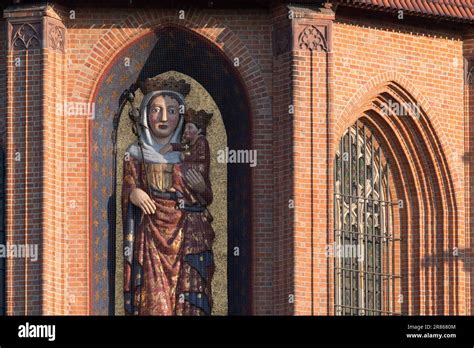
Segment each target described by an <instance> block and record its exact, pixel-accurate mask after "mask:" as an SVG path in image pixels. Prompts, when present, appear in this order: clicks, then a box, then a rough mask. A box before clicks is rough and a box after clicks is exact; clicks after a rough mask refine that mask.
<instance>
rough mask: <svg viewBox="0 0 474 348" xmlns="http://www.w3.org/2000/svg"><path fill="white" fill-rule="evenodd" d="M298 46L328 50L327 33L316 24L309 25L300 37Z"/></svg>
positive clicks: (315, 49) (312, 49) (314, 49)
mask: <svg viewBox="0 0 474 348" xmlns="http://www.w3.org/2000/svg"><path fill="white" fill-rule="evenodd" d="M298 47H299V48H300V49H307V50H310V51H318V50H319V51H324V52H327V51H328V44H327V40H326V37H325V35H324V34H323V33H322V32H321V30H320V29H318V28H317V27H315V26H314V25H307V26H306V27H304V29H303V30H302V31H301V33H300V35H299V37H298Z"/></svg>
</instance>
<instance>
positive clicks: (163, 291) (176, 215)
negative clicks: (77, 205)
mask: <svg viewBox="0 0 474 348" xmlns="http://www.w3.org/2000/svg"><path fill="white" fill-rule="evenodd" d="M190 150H191V151H190V152H189V154H186V152H185V153H183V160H184V162H183V163H179V164H175V165H173V176H172V182H173V185H172V186H173V187H172V188H171V189H169V190H166V192H164V193H165V194H167V195H171V196H172V195H176V191H179V192H181V193H182V195H181V196H182V197H179V198H176V197H166V198H163V197H160V196H159V194H155V193H151V198H152V199H153V201H154V202H155V205H156V206H157V210H156V212H155V213H154V214H152V215H145V214H141V213H140V211H139V209H138V208H137V207H135V206H134V205H133V204H132V203H131V202H130V193H131V192H132V190H133V189H134V188H141V189H142V190H144V191H145V192H147V187H146V185H145V182H146V180H145V171H144V166H143V164H141V161H139V160H137V159H135V158H130V160H128V161H127V160H125V161H124V166H123V168H124V176H123V189H122V213H123V217H122V218H123V221H124V252H125V262H124V298H125V309H126V312H127V314H132V315H133V314H135V315H137V314H138V315H206V314H210V312H211V310H212V292H211V281H212V276H213V273H214V260H213V254H212V244H213V241H214V230H213V229H212V226H211V223H210V217H209V214H208V212H207V209H205V208H206V206H207V205H209V204H210V203H211V202H212V189H211V184H210V180H209V167H210V165H209V164H210V152H209V145H208V143H207V140H206V139H205V137H200V138H199V139H197V141H196V142H195V144H193V145H192V147H191V149H190ZM194 160H195V161H194ZM152 166H156V165H152ZM158 166H159V165H158ZM191 167H194V168H197V169H198V170H199V171H200V172H201V174H202V175H203V177H204V181H205V183H206V190H205V191H204V192H203V193H197V192H194V191H193V190H192V188H191V187H190V186H189V185H188V183H187V180H186V178H185V173H186V171H187V170H189V168H191ZM153 192H156V191H153ZM173 192H174V193H173ZM127 248H128V249H129V250H128V251H129V254H128V256H127ZM130 249H133V251H131V250H130Z"/></svg>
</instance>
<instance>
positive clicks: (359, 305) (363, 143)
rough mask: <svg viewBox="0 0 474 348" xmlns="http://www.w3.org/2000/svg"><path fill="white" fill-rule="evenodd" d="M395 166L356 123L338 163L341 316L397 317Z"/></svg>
mask: <svg viewBox="0 0 474 348" xmlns="http://www.w3.org/2000/svg"><path fill="white" fill-rule="evenodd" d="M389 175H390V167H389V164H388V162H387V161H386V159H385V157H384V155H383V153H382V150H381V148H380V146H379V145H378V144H377V142H376V141H375V139H374V136H373V134H372V133H371V132H370V130H369V129H368V128H367V127H365V126H364V125H363V124H361V123H360V122H356V124H354V125H353V126H352V127H350V128H349V129H348V130H347V131H346V133H345V134H344V135H343V137H342V139H341V142H340V144H339V148H338V150H337V152H336V158H335V163H334V178H335V180H334V183H335V187H334V252H335V254H334V260H335V261H334V264H335V265H334V269H335V313H336V315H393V314H398V313H395V312H394V306H393V298H394V294H393V292H394V285H393V284H394V279H395V278H399V276H396V275H394V274H393V265H392V258H393V250H394V249H393V245H394V242H395V241H399V239H396V238H394V235H393V231H392V230H393V218H392V204H393V202H392V201H391V196H390V188H389Z"/></svg>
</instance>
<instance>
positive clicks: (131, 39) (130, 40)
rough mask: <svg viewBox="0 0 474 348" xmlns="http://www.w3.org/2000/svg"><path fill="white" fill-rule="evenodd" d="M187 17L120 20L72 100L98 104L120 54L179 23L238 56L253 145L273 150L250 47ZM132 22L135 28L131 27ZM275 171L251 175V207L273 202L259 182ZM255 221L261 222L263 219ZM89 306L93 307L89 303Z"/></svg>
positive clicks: (89, 62) (265, 97) (266, 102)
mask: <svg viewBox="0 0 474 348" xmlns="http://www.w3.org/2000/svg"><path fill="white" fill-rule="evenodd" d="M187 18H188V19H187V20H181V21H179V20H177V19H175V18H172V16H169V15H160V16H153V15H152V14H148V13H144V12H138V13H134V15H133V16H129V17H128V18H127V19H126V20H124V21H123V22H122V23H121V24H119V25H118V26H116V27H119V29H118V30H115V31H114V30H113V29H112V28H111V29H110V30H108V32H107V33H106V34H104V35H103V36H102V38H101V39H100V40H99V41H98V42H97V44H95V46H94V49H93V50H92V51H91V53H90V54H89V56H88V58H87V59H86V61H85V63H84V64H83V66H82V70H81V75H80V76H78V77H77V79H76V85H77V86H79V88H77V89H76V90H75V92H76V94H75V95H74V96H70V97H71V99H70V100H71V101H81V102H84V101H87V102H94V100H95V98H96V97H97V90H98V86H100V84H101V83H102V82H101V81H102V80H103V77H104V76H106V74H107V73H108V70H109V69H110V67H111V66H112V64H115V63H116V62H117V59H119V58H120V56H121V55H122V54H123V52H124V51H125V50H126V49H129V48H130V47H132V46H133V45H135V44H137V43H139V42H140V40H141V39H142V38H144V37H147V36H149V35H152V34H154V33H156V32H160V31H161V30H162V29H164V28H169V27H175V28H177V29H181V30H183V31H188V32H191V33H192V34H193V35H196V36H198V37H199V38H200V39H201V38H202V39H203V40H204V41H206V42H207V43H209V44H210V45H211V46H213V47H214V48H215V49H217V50H218V51H220V53H222V57H224V59H226V60H227V61H228V62H229V63H230V64H232V63H233V60H234V58H239V65H238V66H236V67H235V69H234V70H235V71H234V73H235V74H236V76H238V79H239V80H240V82H241V84H242V85H243V90H244V92H245V94H246V96H247V100H248V103H249V110H250V111H249V115H250V119H249V121H250V129H251V130H252V131H251V132H249V134H250V135H249V137H250V139H251V140H250V141H251V146H252V148H254V149H256V150H257V151H259V153H265V152H266V153H267V154H268V153H270V152H271V149H269V148H268V146H267V145H268V144H266V143H265V137H268V127H266V129H265V127H259V125H266V126H268V119H269V116H270V114H271V104H270V98H269V94H268V91H267V86H266V84H265V82H264V79H263V76H262V74H261V71H260V67H259V66H258V64H257V63H256V61H255V60H254V59H253V57H252V56H251V55H250V52H249V50H248V49H247V47H245V45H244V44H243V43H242V41H241V40H240V39H239V37H238V36H236V35H235V34H234V33H233V32H232V31H231V30H230V29H228V28H227V27H225V26H223V25H221V24H219V23H217V22H216V21H215V20H214V19H212V18H207V19H206V20H205V19H203V18H202V17H201V16H197V15H194V14H193V13H192V12H190V13H188V14H187ZM138 22H140V23H141V24H140V25H137V23H138ZM127 26H129V27H130V28H127ZM93 126H94V122H89V123H88V127H87V132H88V138H89V139H90V136H91V134H92V131H91V130H92V128H91V127H93ZM89 143H90V142H89ZM89 143H88V144H87V147H88V150H87V153H88V154H89V160H88V164H87V165H88V171H89V172H90V168H91V166H92V163H91V162H90V158H91V156H90V151H91V148H90V144H89ZM271 170H272V167H271V163H269V164H268V165H266V164H263V165H260V166H259V171H258V172H257V173H255V174H252V178H251V185H249V187H250V190H251V191H252V197H251V200H252V203H251V204H252V205H253V204H256V205H258V204H262V202H264V201H266V200H269V196H270V194H271V190H269V189H268V188H265V187H264V186H263V185H260V183H261V182H265V181H266V180H267V178H268V177H269V176H270V175H271ZM91 180H92V178H91V177H90V178H89V183H88V187H89V190H90V188H91ZM89 197H90V198H89V202H88V205H89V211H88V219H89V220H90V219H91V218H92V212H91V210H90V209H91V208H90V207H91V206H92V205H91V204H93V203H94V202H92V201H91V200H93V197H92V196H91V195H90V196H89ZM259 202H260V203H259ZM265 214H267V213H266V212H259V211H255V212H254V213H252V216H251V220H252V221H258V220H263V217H265V216H266V215H265ZM89 222H90V221H89ZM252 224H253V223H252ZM255 224H256V225H258V222H256V223H255ZM259 233H260V232H259V231H258V229H256V228H252V233H250V234H249V236H250V237H251V241H250V244H251V249H252V250H251V253H252V256H251V257H253V255H254V254H255V253H257V252H258V248H259V244H258V243H260V244H262V245H263V244H264V243H266V239H265V238H266V237H265V238H262V237H261V236H260V237H259ZM262 233H263V232H262ZM89 245H90V246H89V250H92V240H90V241H89ZM91 257H92V255H89V259H90V260H91ZM89 262H91V261H89ZM258 267H259V266H258V265H257V266H256V267H255V266H253V265H252V268H253V270H252V273H253V274H256V272H258ZM249 281H250V284H251V287H250V288H251V291H252V295H251V296H252V298H257V295H254V294H253V291H257V292H258V291H259V285H258V284H259V282H263V281H264V280H260V279H258V278H255V277H253V276H252V277H249ZM90 284H92V281H91V279H89V286H88V287H89V289H90ZM254 289H255V290H254ZM90 296H92V294H91V293H89V299H88V301H89V303H91V301H92V300H91V297H90ZM251 305H252V308H251V309H249V310H250V311H252V312H253V311H255V310H256V309H255V308H258V307H257V306H258V305H257V304H255V303H254V301H253V299H252V301H251ZM89 308H91V306H90V304H89Z"/></svg>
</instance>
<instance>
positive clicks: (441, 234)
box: [334, 81, 463, 315]
mask: <svg viewBox="0 0 474 348" xmlns="http://www.w3.org/2000/svg"><path fill="white" fill-rule="evenodd" d="M361 101H362V102H361V103H360V104H359V105H358V106H357V107H355V108H354V110H352V111H351V112H349V113H347V114H345V115H347V116H348V118H346V119H343V122H345V124H346V125H347V126H350V125H351V124H353V123H354V122H355V120H359V122H361V123H363V124H365V125H366V126H367V127H369V128H370V130H371V132H372V133H373V134H374V137H375V138H376V139H377V142H378V143H379V145H380V146H381V147H382V149H383V150H384V154H385V157H386V158H387V160H388V162H389V163H390V169H391V173H392V175H391V177H392V180H390V183H389V186H390V188H391V189H390V193H391V194H392V201H399V200H401V201H402V202H403V208H398V205H397V204H395V205H392V206H393V208H394V209H393V221H394V227H393V229H394V231H395V233H396V230H399V233H398V234H399V236H400V238H401V241H400V252H399V253H398V255H399V257H397V256H396V255H397V254H396V253H394V254H393V257H394V259H393V262H394V264H395V265H399V267H400V268H399V269H400V273H399V274H400V275H401V276H402V279H401V282H400V291H399V293H398V295H400V296H401V297H399V298H398V299H397V298H394V299H393V300H394V301H395V303H394V305H395V308H397V307H396V305H397V303H398V305H399V308H400V311H398V310H397V312H401V313H403V314H409V315H433V314H435V315H441V314H456V313H459V311H460V309H461V308H460V303H462V299H461V298H459V293H460V291H459V287H460V286H462V285H460V284H459V282H453V279H459V274H460V266H461V260H459V258H454V257H452V250H453V247H455V246H456V245H458V243H459V240H460V236H462V233H463V226H462V224H459V219H460V217H459V214H460V213H459V212H458V209H457V201H456V196H455V188H454V186H455V185H454V183H455V182H456V178H457V176H456V175H457V174H456V173H455V172H451V170H450V168H449V166H448V162H449V161H448V156H449V155H450V154H449V153H446V151H447V147H445V146H444V145H445V143H443V142H442V138H440V134H439V133H438V132H437V128H436V126H435V125H436V122H435V121H434V120H433V119H431V118H430V117H429V116H428V114H427V112H426V110H427V109H426V107H424V104H423V103H420V102H419V101H418V100H417V99H416V98H414V96H413V94H411V93H410V92H409V91H407V90H406V89H405V88H404V87H403V86H402V85H401V84H400V83H398V82H395V81H389V82H386V83H381V84H379V85H378V86H376V87H375V88H374V89H373V90H371V91H369V93H367V94H366V96H365V97H364V98H361ZM344 132H345V130H344V131H341V133H342V134H341V137H342V135H343V134H344ZM336 146H337V145H336ZM334 290H335V289H334ZM420 294H423V295H420ZM334 302H336V299H334Z"/></svg>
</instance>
